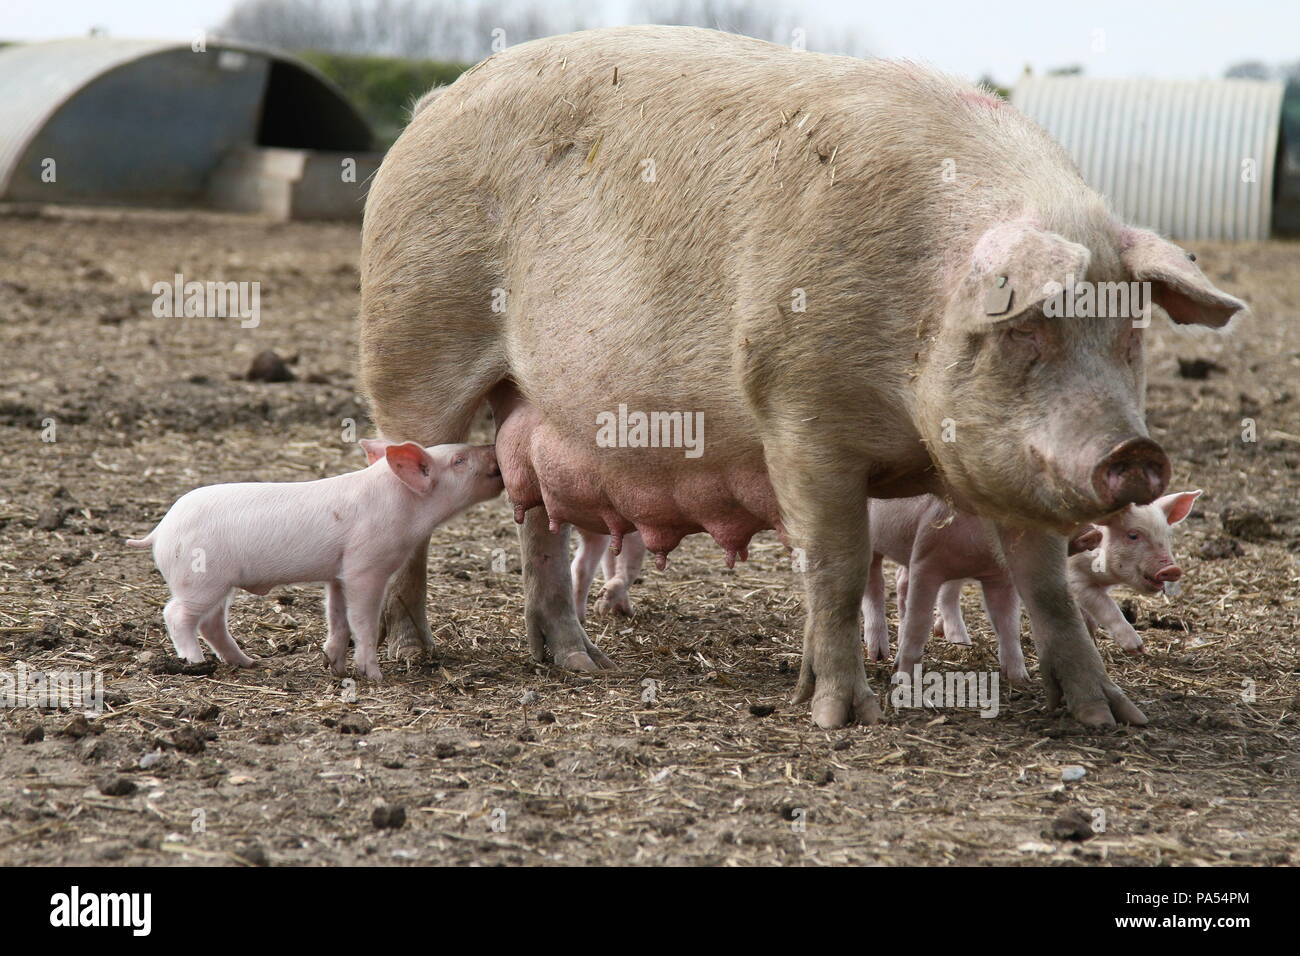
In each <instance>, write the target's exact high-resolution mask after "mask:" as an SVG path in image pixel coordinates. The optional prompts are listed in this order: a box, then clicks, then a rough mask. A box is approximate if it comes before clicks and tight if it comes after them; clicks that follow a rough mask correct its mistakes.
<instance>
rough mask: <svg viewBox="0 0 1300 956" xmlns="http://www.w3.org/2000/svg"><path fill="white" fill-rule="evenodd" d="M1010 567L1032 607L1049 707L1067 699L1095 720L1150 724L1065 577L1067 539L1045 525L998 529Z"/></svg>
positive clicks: (1079, 715) (1081, 716) (1080, 715)
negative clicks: (1113, 675)
mask: <svg viewBox="0 0 1300 956" xmlns="http://www.w3.org/2000/svg"><path fill="white" fill-rule="evenodd" d="M998 536H999V538H1000V540H1001V542H1002V551H1003V554H1004V555H1005V557H1006V562H1007V568H1008V570H1009V571H1010V572H1011V579H1012V581H1013V582H1014V583H1015V586H1016V590H1017V591H1019V592H1020V598H1021V600H1023V601H1024V603H1025V607H1026V608H1027V609H1028V611H1029V623H1030V625H1031V626H1032V628H1033V632H1034V644H1035V645H1036V646H1037V648H1038V669H1039V673H1040V674H1041V675H1042V678H1043V684H1044V686H1045V687H1046V688H1047V707H1048V709H1049V710H1055V709H1056V708H1057V707H1059V706H1060V703H1061V699H1062V698H1064V699H1065V703H1066V705H1067V706H1068V707H1069V708H1070V713H1072V714H1073V715H1074V716H1075V718H1076V719H1077V720H1078V721H1079V722H1080V723H1082V724H1087V725H1089V726H1093V727H1097V726H1112V725H1114V724H1115V722H1116V721H1119V722H1121V723H1126V724H1145V723H1146V722H1147V718H1146V715H1145V714H1143V713H1142V711H1140V710H1139V709H1138V708H1137V707H1136V706H1134V704H1133V702H1132V701H1130V700H1129V699H1128V698H1127V697H1126V696H1124V692H1123V691H1122V690H1120V689H1119V688H1118V687H1116V686H1115V685H1114V684H1113V683H1111V681H1110V678H1108V677H1107V676H1106V668H1105V665H1103V664H1102V661H1101V655H1100V654H1099V653H1098V652H1097V646H1096V645H1095V644H1094V643H1093V642H1092V640H1091V638H1089V637H1088V630H1087V628H1086V627H1085V626H1084V623H1083V616H1082V614H1081V613H1080V612H1079V608H1078V606H1077V605H1076V604H1075V603H1074V599H1073V598H1072V597H1071V596H1070V589H1069V588H1068V587H1067V586H1066V580H1065V558H1066V540H1065V539H1064V538H1062V537H1060V536H1058V535H1054V534H1051V533H1050V532H1045V531H1022V530H1011V529H1006V528H999V529H998Z"/></svg>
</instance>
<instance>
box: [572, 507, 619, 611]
mask: <svg viewBox="0 0 1300 956" xmlns="http://www.w3.org/2000/svg"><path fill="white" fill-rule="evenodd" d="M579 535H580V540H579V541H578V553H577V554H575V555H574V556H573V565H572V567H571V568H570V570H569V573H570V574H572V575H573V606H574V608H575V610H577V612H578V620H579V621H581V620H583V619H584V618H585V617H586V616H587V594H588V592H590V590H591V582H592V579H594V578H595V577H596V567H597V566H598V565H599V564H600V559H601V557H602V556H603V555H605V554H606V549H607V548H608V547H609V535H607V534H593V533H592V532H590V531H581V530H580V531H579Z"/></svg>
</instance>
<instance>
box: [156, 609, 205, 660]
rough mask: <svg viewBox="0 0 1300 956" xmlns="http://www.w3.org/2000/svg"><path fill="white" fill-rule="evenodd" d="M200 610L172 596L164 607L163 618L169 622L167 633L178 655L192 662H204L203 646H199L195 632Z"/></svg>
mask: <svg viewBox="0 0 1300 956" xmlns="http://www.w3.org/2000/svg"><path fill="white" fill-rule="evenodd" d="M199 617H200V611H197V610H195V609H193V608H192V607H190V606H188V605H187V604H186V603H185V602H184V601H182V600H181V599H180V598H172V599H171V600H170V601H168V602H167V606H166V607H165V608H163V620H164V621H166V622H167V634H168V636H169V637H171V639H172V647H174V648H176V656H178V657H183V658H184V659H185V660H187V661H189V662H190V663H191V664H201V663H203V648H201V647H199V641H198V638H197V637H196V636H195V632H196V631H197V630H198V627H199Z"/></svg>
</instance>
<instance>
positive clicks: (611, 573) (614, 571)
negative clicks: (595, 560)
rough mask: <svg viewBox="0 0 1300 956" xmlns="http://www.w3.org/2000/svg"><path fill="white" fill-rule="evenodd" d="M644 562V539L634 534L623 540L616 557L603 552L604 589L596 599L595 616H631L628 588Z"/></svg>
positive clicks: (630, 599) (630, 600)
mask: <svg viewBox="0 0 1300 956" xmlns="http://www.w3.org/2000/svg"><path fill="white" fill-rule="evenodd" d="M644 560H645V539H644V538H642V537H641V535H639V534H635V533H634V534H629V535H627V536H626V537H624V538H623V547H622V549H621V550H620V551H619V553H618V554H617V555H615V554H612V553H610V552H609V551H606V552H605V563H604V568H605V589H604V590H603V591H601V593H600V597H599V598H597V599H596V613H597V614H608V615H615V614H622V615H625V616H627V617H631V616H632V598H631V595H629V594H628V588H630V587H631V586H632V582H633V581H635V580H636V576H637V575H638V574H640V573H641V562H642V561H644Z"/></svg>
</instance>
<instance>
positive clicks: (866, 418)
mask: <svg viewBox="0 0 1300 956" xmlns="http://www.w3.org/2000/svg"><path fill="white" fill-rule="evenodd" d="M1072 277H1073V279H1075V280H1077V281H1079V282H1083V281H1090V282H1109V281H1116V282H1121V281H1122V282H1129V281H1134V280H1142V281H1147V282H1150V283H1151V289H1152V293H1153V297H1154V300H1155V303H1156V304H1157V305H1159V306H1160V307H1162V308H1163V309H1164V311H1165V312H1167V313H1168V315H1169V316H1170V317H1171V318H1172V319H1173V320H1174V321H1175V322H1180V323H1194V324H1200V325H1209V326H1215V327H1218V326H1222V325H1224V324H1225V323H1227V322H1228V321H1229V319H1230V318H1231V317H1232V316H1233V315H1234V314H1235V313H1237V312H1238V311H1241V310H1243V309H1244V308H1245V306H1244V304H1243V303H1242V302H1240V301H1239V300H1237V299H1235V298H1233V297H1231V296H1228V295H1225V294H1224V293H1222V292H1220V291H1219V290H1217V289H1216V288H1214V287H1213V286H1212V285H1211V284H1210V283H1209V282H1208V281H1207V280H1206V278H1205V277H1204V275H1202V273H1201V272H1200V270H1199V269H1198V268H1197V267H1196V266H1195V265H1194V264H1193V263H1192V262H1191V261H1190V259H1189V257H1188V256H1187V255H1186V254H1185V253H1184V252H1183V251H1182V250H1181V249H1179V248H1178V247H1176V246H1174V245H1172V244H1170V243H1168V242H1166V241H1164V240H1163V239H1161V238H1159V237H1157V236H1155V235H1154V234H1152V233H1149V232H1144V231H1139V230H1136V229H1132V228H1129V227H1126V226H1124V225H1123V224H1122V223H1120V222H1118V221H1116V220H1115V218H1114V217H1113V215H1112V214H1111V212H1110V211H1109V209H1108V208H1107V206H1106V203H1105V201H1104V200H1103V199H1102V198H1101V197H1100V196H1099V195H1098V194H1096V193H1095V192H1093V191H1092V190H1090V189H1089V188H1088V187H1087V186H1085V185H1084V183H1083V182H1082V180H1081V179H1080V178H1079V175H1078V173H1077V172H1076V170H1075V168H1074V167H1073V165H1072V164H1071V163H1070V160H1069V159H1068V158H1067V156H1066V155H1065V153H1064V152H1063V151H1062V150H1061V149H1060V148H1059V147H1058V146H1057V145H1056V144H1055V143H1053V142H1052V141H1051V140H1050V139H1049V138H1048V136H1047V135H1046V134H1045V133H1044V132H1043V131H1042V130H1041V129H1039V128H1038V127H1037V126H1035V125H1034V124H1033V123H1031V122H1029V121H1028V120H1027V119H1025V118H1024V117H1023V116H1021V115H1020V114H1018V113H1017V112H1016V111H1014V110H1013V109H1011V108H1010V107H1009V106H1007V105H1005V104H1003V103H1001V102H999V101H997V100H996V99H993V98H991V97H989V96H987V95H984V94H982V93H981V92H980V91H979V90H977V89H974V88H972V87H968V86H965V85H963V84H961V83H959V82H956V81H954V80H951V79H948V78H945V77H942V76H939V75H935V74H933V73H930V72H928V71H926V70H924V69H921V68H919V67H917V66H914V65H908V64H900V63H890V62H880V61H871V62H868V61H862V60H856V59H849V58H842V57H832V56H822V55H818V54H813V53H805V52H796V51H791V50H787V49H784V48H782V47H778V46H773V45H771V44H767V43H762V42H759V41H756V40H750V39H746V38H742V37H736V36H728V35H726V34H722V33H718V32H713V31H705V30H695V29H686V28H670V27H635V28H621V29H612V30H597V31H592V32H586V33H577V34H572V35H568V36H562V37H555V38H552V39H547V40H539V41H536V42H533V43H526V44H522V45H520V46H517V47H513V48H511V49H509V50H507V51H505V52H503V53H499V54H497V55H495V56H493V57H490V58H489V59H487V60H486V61H484V62H483V63H481V64H480V65H479V66H477V67H475V68H474V69H473V70H471V71H469V72H468V73H467V74H465V75H464V76H463V77H461V79H459V80H458V81H457V82H456V83H454V84H453V85H452V86H450V87H449V88H447V89H445V90H443V91H442V92H440V93H439V94H437V95H436V96H431V97H426V99H425V100H424V101H423V102H422V103H421V104H420V108H419V109H418V110H417V113H416V115H415V116H414V118H413V119H412V122H411V124H410V126H409V127H408V128H407V130H406V131H405V132H404V133H403V134H402V136H401V138H400V139H399V140H398V141H397V143H396V144H395V145H394V146H393V148H392V150H391V151H390V152H389V154H388V156H387V158H386V159H385V161H384V164H383V166H382V168H381V169H380V170H379V173H378V175H377V176H376V178H375V181H374V184H373V185H372V187H371V189H370V194H369V199H368V201H367V207H366V219H365V231H364V245H363V250H362V263H361V299H362V303H361V372H362V377H363V384H364V388H365V391H366V392H367V394H368V396H369V399H370V401H371V405H372V409H373V414H374V417H375V420H376V423H377V424H378V426H379V428H380V429H381V430H382V432H383V434H384V435H385V436H386V437H387V438H389V439H392V440H399V441H408V440H409V441H417V442H419V443H421V444H422V445H434V444H441V443H449V442H459V441H461V440H463V439H464V437H465V435H466V432H467V431H468V429H469V426H470V423H471V420H472V418H473V416H474V413H475V411H476V410H477V409H478V408H480V407H481V406H482V404H483V403H484V402H490V403H491V405H492V408H493V412H494V414H495V417H496V422H497V429H498V433H497V454H498V458H499V460H500V464H501V469H502V472H503V474H504V476H505V484H506V489H507V491H508V493H509V495H510V497H511V500H512V501H513V502H514V504H515V507H516V517H517V519H518V520H520V521H521V522H522V528H521V532H520V539H521V545H522V550H523V562H524V583H525V590H526V601H527V610H526V626H527V632H528V635H529V640H530V644H531V647H532V651H533V654H534V655H535V656H536V657H538V658H539V659H544V658H547V657H549V659H551V660H553V661H554V662H556V663H557V664H560V665H562V666H565V667H568V668H573V669H596V668H599V667H603V666H607V665H608V660H607V658H606V657H605V655H604V654H602V653H601V651H600V650H599V649H598V648H596V647H595V645H593V644H592V643H591V641H589V640H588V638H587V635H586V633H585V631H584V630H583V627H582V624H581V622H580V621H579V618H578V615H577V613H576V611H575V608H574V602H573V595H572V589H571V584H570V578H569V573H570V572H569V562H568V541H567V534H568V526H569V525H577V526H578V527H580V528H582V529H585V530H587V531H591V532H598V533H611V534H613V535H614V536H615V537H614V540H615V543H616V544H617V542H618V541H619V540H620V538H621V536H622V535H624V534H627V533H630V532H631V531H632V530H633V529H636V530H639V531H640V533H641V535H642V537H643V539H644V542H645V545H646V547H647V548H648V550H649V551H650V552H652V553H653V554H655V555H656V556H657V558H658V559H659V560H662V559H663V556H665V555H666V554H667V553H668V552H670V551H671V550H672V549H673V548H674V547H676V545H677V543H678V542H679V541H680V540H681V538H682V537H683V536H684V535H687V534H691V533H695V532H699V531H707V532H708V533H709V534H711V535H712V536H713V537H714V538H715V539H716V540H717V542H718V543H719V545H720V546H721V547H722V548H723V549H724V550H725V551H726V552H727V553H728V556H729V557H734V556H737V555H738V556H740V557H742V558H743V557H744V555H745V549H746V545H747V543H748V541H749V539H750V537H751V536H752V535H753V534H754V533H756V532H758V531H760V530H762V529H767V528H775V529H777V531H778V532H779V533H780V534H782V535H783V537H784V538H785V540H786V541H787V542H788V543H789V544H790V545H792V546H793V547H797V548H800V549H802V553H803V554H804V555H805V556H806V572H805V574H804V575H803V576H804V579H805V586H806V590H807V622H806V626H805V631H804V656H803V668H802V672H801V674H800V678H799V684H798V689H797V692H796V699H797V700H811V704H812V716H813V719H814V720H815V721H816V722H817V723H818V724H820V725H822V726H824V727H834V726H838V725H841V724H844V723H845V722H847V721H849V720H853V719H857V720H859V721H871V720H874V719H876V718H877V716H878V714H879V710H878V707H877V704H876V699H875V696H874V695H873V694H872V692H871V690H870V688H869V687H868V684H867V680H866V674H865V670H864V667H863V661H862V649H861V643H860V641H859V638H858V630H857V628H858V625H857V621H858V605H859V602H860V601H861V599H862V593H863V582H864V581H866V579H867V570H868V566H869V564H870V562H871V555H872V548H871V540H870V533H869V530H870V529H869V528H868V509H867V499H868V496H875V497H885V498H888V497H897V496H906V495H916V494H921V493H923V492H932V493H934V494H937V495H941V496H946V497H947V498H948V499H949V500H951V501H952V502H953V503H954V505H956V506H957V507H959V508H961V509H963V510H967V511H970V512H972V513H975V514H979V515H983V516H985V517H987V518H989V519H992V520H995V521H997V522H999V527H1000V535H1001V541H1002V544H1003V548H1004V550H1005V552H1006V559H1007V561H1008V564H1009V569H1010V571H1011V573H1012V576H1013V579H1014V581H1015V583H1016V585H1017V588H1018V590H1019V591H1020V593H1021V595H1022V597H1023V599H1024V602H1025V605H1026V607H1027V608H1028V611H1029V614H1030V620H1031V624H1032V626H1033V631H1034V636H1035V640H1036V641H1037V642H1038V651H1039V661H1040V670H1041V674H1042V677H1043V680H1044V682H1045V684H1046V686H1047V690H1048V702H1049V705H1055V704H1057V703H1058V702H1059V701H1060V700H1061V698H1062V696H1063V697H1064V699H1065V701H1066V703H1067V704H1068V706H1069V707H1070V709H1071V711H1072V712H1073V713H1074V715H1075V716H1076V717H1077V718H1078V719H1080V720H1081V721H1083V722H1085V723H1088V724H1107V723H1111V722H1113V721H1114V720H1116V719H1119V720H1123V721H1130V722H1138V723H1141V722H1144V721H1145V719H1146V718H1145V717H1144V716H1143V715H1142V713H1141V711H1140V710H1138V708H1137V707H1135V706H1134V705H1133V704H1132V703H1131V702H1130V701H1129V700H1128V699H1127V698H1126V697H1125V696H1124V694H1123V693H1122V692H1121V691H1120V690H1119V689H1118V688H1117V687H1116V686H1115V685H1114V684H1113V683H1111V681H1110V680H1109V679H1108V678H1107V676H1106V674H1105V671H1104V668H1103V665H1102V662H1101V659H1100V657H1099V656H1098V654H1097V651H1096V649H1095V647H1094V646H1093V644H1092V642H1091V641H1090V640H1089V638H1088V634H1087V631H1086V629H1085V627H1084V623H1083V620H1082V618H1081V616H1080V613H1079V611H1078V609H1077V608H1076V606H1075V605H1074V603H1073V602H1072V600H1071V598H1070V596H1069V592H1068V590H1067V588H1066V583H1065V559H1066V541H1065V538H1064V537H1062V532H1065V531H1067V530H1069V529H1072V528H1074V527H1075V526H1077V525H1079V524H1081V523H1082V522H1085V521H1089V520H1093V519H1097V518H1101V517H1102V516H1103V515H1106V514H1108V513H1110V512H1113V511H1115V510H1117V509H1119V508H1121V507H1123V506H1125V505H1127V504H1128V503H1130V502H1139V503H1145V502H1148V501H1151V500H1153V499H1154V498H1156V497H1157V496H1158V495H1159V494H1161V492H1162V491H1164V488H1165V484H1166V482H1167V481H1168V476H1169V468H1170V466H1169V462H1168V461H1167V459H1166V458H1165V455H1164V453H1163V452H1162V451H1161V449H1160V448H1159V446H1157V445H1156V444H1155V442H1153V441H1151V440H1150V438H1148V437H1147V432H1146V428H1145V425H1144V422H1143V401H1144V399H1143V394H1144V387H1145V382H1144V373H1143V356H1142V328H1141V325H1142V324H1143V323H1141V322H1138V323H1134V322H1133V321H1132V320H1130V319H1129V318H1126V317H1123V316H1114V317H1110V318H1089V319H1082V318H1061V317H1047V315H1045V310H1044V308H1043V305H1044V302H1045V300H1046V299H1047V297H1048V295H1049V291H1048V284H1049V283H1052V282H1056V283H1060V284H1067V283H1069V282H1070V281H1071V278H1072ZM1047 311H1052V310H1047ZM620 406H626V409H622V408H620ZM627 410H632V411H639V412H642V413H651V412H662V413H665V415H671V414H674V413H680V414H681V415H682V416H685V417H686V419H687V420H689V421H692V422H697V421H699V422H703V424H704V436H703V437H704V439H705V441H704V443H703V446H702V453H700V449H696V450H695V451H691V450H690V449H687V450H685V451H684V450H683V448H680V447H641V444H642V443H641V442H635V441H625V442H622V444H621V445H620V443H619V442H614V443H612V444H613V447H607V446H608V445H610V444H611V443H610V442H598V440H597V438H598V431H599V429H600V428H601V427H602V426H601V425H600V424H599V423H600V422H601V421H606V420H607V416H608V415H609V414H612V413H615V412H618V413H619V414H620V415H622V414H624V413H625V412H626V411H627ZM622 434H623V433H622V432H620V437H621V436H622ZM660 444H661V446H662V444H663V443H660ZM424 592H425V550H424V549H419V550H418V551H417V553H416V554H414V555H412V556H411V558H410V560H409V561H408V562H407V564H406V565H405V566H404V567H403V569H402V570H401V571H399V572H398V573H397V574H396V575H395V576H394V578H393V581H392V582H391V583H390V586H389V594H388V598H387V603H386V607H385V613H384V622H385V630H386V634H387V637H388V641H389V643H390V646H391V647H392V648H393V649H395V650H396V651H397V652H399V653H401V652H406V651H408V650H412V649H418V648H420V647H421V646H428V645H429V644H430V643H431V639H430V636H429V630H428V626H427V623H426V620H425V609H424V605H425V593H424Z"/></svg>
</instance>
